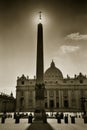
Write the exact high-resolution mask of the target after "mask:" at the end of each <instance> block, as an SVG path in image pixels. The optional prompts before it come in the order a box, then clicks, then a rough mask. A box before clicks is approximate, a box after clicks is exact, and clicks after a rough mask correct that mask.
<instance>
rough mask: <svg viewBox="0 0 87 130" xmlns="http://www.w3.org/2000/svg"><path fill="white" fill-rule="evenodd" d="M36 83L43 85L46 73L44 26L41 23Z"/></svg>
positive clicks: (38, 37) (38, 39)
mask: <svg viewBox="0 0 87 130" xmlns="http://www.w3.org/2000/svg"><path fill="white" fill-rule="evenodd" d="M36 64H37V65H36V83H37V84H42V83H43V79H44V77H43V73H44V72H43V71H44V63H43V26H42V24H41V23H39V24H38V30H37V63H36Z"/></svg>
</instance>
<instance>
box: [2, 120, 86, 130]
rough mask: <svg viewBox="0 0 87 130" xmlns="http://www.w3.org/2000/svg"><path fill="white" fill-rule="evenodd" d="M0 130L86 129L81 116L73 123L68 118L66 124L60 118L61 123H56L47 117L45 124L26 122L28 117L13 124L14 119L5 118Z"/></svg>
mask: <svg viewBox="0 0 87 130" xmlns="http://www.w3.org/2000/svg"><path fill="white" fill-rule="evenodd" d="M0 130H87V124H84V121H83V119H82V118H76V120H75V124H72V123H71V120H70V118H69V122H68V124H65V123H64V120H63V119H62V120H61V124H59V123H57V119H47V124H44V123H35V122H33V123H32V124H28V119H21V120H20V123H19V124H15V120H14V119H11V118H9V119H6V121H5V124H1V120H0Z"/></svg>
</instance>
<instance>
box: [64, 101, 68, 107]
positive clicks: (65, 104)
mask: <svg viewBox="0 0 87 130" xmlns="http://www.w3.org/2000/svg"><path fill="white" fill-rule="evenodd" d="M68 106H69V104H68V100H64V107H65V108H68Z"/></svg>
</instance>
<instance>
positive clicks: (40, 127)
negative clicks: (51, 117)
mask: <svg viewBox="0 0 87 130" xmlns="http://www.w3.org/2000/svg"><path fill="white" fill-rule="evenodd" d="M26 130H53V128H52V127H51V126H50V124H49V123H46V124H45V123H32V124H31V125H30V126H29V127H28V128H27V129H26Z"/></svg>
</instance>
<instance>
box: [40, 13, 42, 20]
mask: <svg viewBox="0 0 87 130" xmlns="http://www.w3.org/2000/svg"><path fill="white" fill-rule="evenodd" d="M41 14H42V12H41V11H40V12H39V20H41V19H42V17H41Z"/></svg>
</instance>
